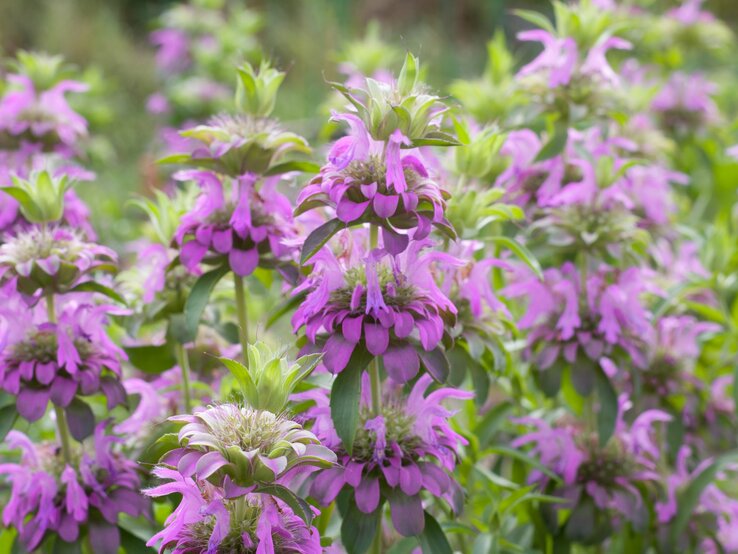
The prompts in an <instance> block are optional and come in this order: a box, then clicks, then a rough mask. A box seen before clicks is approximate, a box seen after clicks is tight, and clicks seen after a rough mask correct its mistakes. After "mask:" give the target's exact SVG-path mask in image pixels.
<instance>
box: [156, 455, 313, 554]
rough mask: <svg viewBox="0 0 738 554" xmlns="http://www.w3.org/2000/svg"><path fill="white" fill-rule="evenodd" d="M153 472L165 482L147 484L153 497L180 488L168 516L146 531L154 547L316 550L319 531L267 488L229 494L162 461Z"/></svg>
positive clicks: (263, 552) (299, 553)
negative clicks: (157, 528)
mask: <svg viewBox="0 0 738 554" xmlns="http://www.w3.org/2000/svg"><path fill="white" fill-rule="evenodd" d="M154 475H156V476H157V477H159V478H160V479H166V480H167V481H168V482H166V483H164V484H161V485H158V486H156V487H154V488H151V489H147V490H145V491H144V494H146V495H147V496H152V497H161V496H169V495H170V494H180V495H181V497H182V498H181V500H180V502H179V504H178V505H177V507H176V508H175V510H174V512H172V514H171V515H170V516H169V517H168V518H167V520H166V522H165V524H164V529H163V530H161V531H160V532H159V533H157V534H156V535H154V536H153V537H151V539H150V540H149V541H148V542H147V543H146V544H147V545H148V546H156V545H157V544H159V552H164V551H165V550H167V551H169V549H171V552H173V553H180V554H184V553H189V554H206V553H207V554H216V553H218V552H224V553H225V552H257V553H259V554H277V553H284V554H320V553H321V552H322V548H321V546H320V535H319V534H318V531H317V529H315V527H308V526H307V525H306V524H305V523H304V522H303V520H301V519H300V518H299V517H297V516H296V515H295V514H294V512H293V511H292V510H291V509H290V508H289V506H287V505H286V504H284V503H283V502H282V501H281V500H279V499H277V498H274V497H271V496H269V495H266V494H253V493H252V494H247V495H243V496H239V497H238V498H231V497H229V495H228V494H227V493H226V492H225V491H224V490H223V489H222V488H220V487H217V486H215V485H212V484H211V483H208V482H207V481H195V480H193V479H192V478H190V477H184V476H182V475H181V474H180V473H178V472H177V471H174V470H171V469H167V468H164V467H157V468H156V469H154Z"/></svg>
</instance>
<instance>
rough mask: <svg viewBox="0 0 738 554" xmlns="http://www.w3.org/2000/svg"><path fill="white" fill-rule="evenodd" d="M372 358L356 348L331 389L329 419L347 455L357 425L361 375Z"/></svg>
mask: <svg viewBox="0 0 738 554" xmlns="http://www.w3.org/2000/svg"><path fill="white" fill-rule="evenodd" d="M372 358H373V356H372V355H371V354H369V352H367V351H366V350H365V349H363V348H356V349H355V350H354V352H353V354H351V358H350V359H349V362H348V364H347V365H346V367H345V368H344V369H343V371H341V373H339V374H338V375H337V376H336V379H335V380H334V381H333V387H332V388H331V400H330V404H331V419H332V420H333V425H334V427H335V428H336V433H338V436H339V437H340V438H341V441H343V446H344V448H345V449H346V451H347V452H348V453H351V452H352V451H353V448H354V435H355V434H356V427H357V426H358V424H359V405H360V403H361V374H362V373H363V371H364V369H365V368H366V366H368V365H369V362H371V360H372Z"/></svg>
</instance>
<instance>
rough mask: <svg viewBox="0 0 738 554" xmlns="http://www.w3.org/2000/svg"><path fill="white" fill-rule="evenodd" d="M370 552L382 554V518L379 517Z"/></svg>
mask: <svg viewBox="0 0 738 554" xmlns="http://www.w3.org/2000/svg"><path fill="white" fill-rule="evenodd" d="M372 554H382V518H381V517H380V518H379V525H378V526H377V532H376V534H375V535H374V540H373V541H372Z"/></svg>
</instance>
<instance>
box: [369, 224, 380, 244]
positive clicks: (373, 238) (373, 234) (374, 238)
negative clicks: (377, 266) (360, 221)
mask: <svg viewBox="0 0 738 554" xmlns="http://www.w3.org/2000/svg"><path fill="white" fill-rule="evenodd" d="M378 244H379V227H377V226H376V225H369V248H370V250H374V249H375V248H376V247H377V245H378Z"/></svg>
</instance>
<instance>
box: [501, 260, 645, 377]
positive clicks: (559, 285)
mask: <svg viewBox="0 0 738 554" xmlns="http://www.w3.org/2000/svg"><path fill="white" fill-rule="evenodd" d="M526 274H527V275H528V277H522V276H521V278H520V279H517V280H516V281H514V282H512V283H511V284H509V285H508V286H507V287H506V288H505V289H503V291H502V292H503V294H505V295H506V296H508V297H511V298H516V297H520V296H527V297H528V309H527V311H526V312H525V314H524V315H523V317H522V318H521V319H520V321H519V322H518V325H519V327H520V328H521V329H530V332H529V334H528V346H527V349H526V351H525V357H526V358H527V359H529V360H531V361H532V362H533V363H534V364H535V366H536V369H537V370H539V371H544V370H549V369H550V368H558V369H560V366H561V364H575V363H576V364H577V365H579V364H582V363H594V364H598V365H601V366H602V367H603V369H605V371H606V372H607V373H609V374H610V373H614V372H615V371H616V368H615V366H614V364H613V362H612V360H611V359H610V357H612V356H614V355H615V354H617V353H618V351H620V352H623V353H624V354H625V355H626V357H628V358H629V359H630V363H632V364H634V365H635V366H636V367H638V368H643V367H645V365H646V357H645V354H644V346H645V344H644V341H648V340H649V337H650V336H651V334H652V333H653V330H652V328H651V325H650V322H649V314H648V312H647V311H646V309H645V308H644V307H643V305H642V304H641V301H640V296H641V295H642V294H643V293H644V292H646V291H647V290H649V289H650V287H649V285H648V283H647V282H646V281H645V280H644V279H643V275H642V272H641V271H640V270H639V269H638V268H635V267H633V268H629V269H625V270H622V271H621V270H616V269H613V268H609V267H607V266H602V267H600V268H599V269H598V270H597V271H596V272H593V273H591V274H590V275H589V276H588V277H587V281H586V283H584V284H583V283H582V281H581V276H580V272H579V271H578V270H577V268H576V267H575V266H574V265H573V264H571V263H569V262H567V263H565V264H564V265H563V266H562V267H561V269H547V270H546V271H545V272H544V280H543V281H539V280H538V278H537V277H535V275H532V274H530V273H528V272H527V271H526V272H525V273H524V275H526ZM587 360H589V362H586V361H587Z"/></svg>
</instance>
